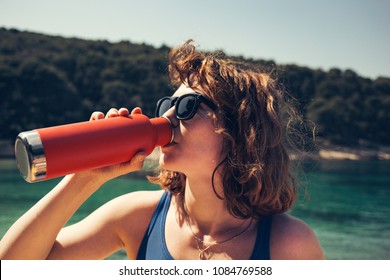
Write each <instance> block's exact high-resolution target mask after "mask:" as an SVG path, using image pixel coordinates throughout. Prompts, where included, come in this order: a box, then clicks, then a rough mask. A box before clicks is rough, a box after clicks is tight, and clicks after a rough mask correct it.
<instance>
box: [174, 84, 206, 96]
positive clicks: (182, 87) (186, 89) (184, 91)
mask: <svg viewBox="0 0 390 280" xmlns="http://www.w3.org/2000/svg"><path fill="white" fill-rule="evenodd" d="M194 92H197V93H202V92H200V91H199V90H195V89H193V88H190V87H188V86H187V85H185V84H181V85H180V87H179V88H178V89H177V90H176V91H175V92H174V94H173V95H172V96H173V97H179V96H181V95H183V94H187V93H194Z"/></svg>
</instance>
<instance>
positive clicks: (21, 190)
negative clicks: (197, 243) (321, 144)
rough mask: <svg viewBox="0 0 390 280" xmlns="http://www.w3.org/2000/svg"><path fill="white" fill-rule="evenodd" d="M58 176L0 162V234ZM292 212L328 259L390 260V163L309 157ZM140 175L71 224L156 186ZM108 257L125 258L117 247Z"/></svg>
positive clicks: (114, 185)
mask: <svg viewBox="0 0 390 280" xmlns="http://www.w3.org/2000/svg"><path fill="white" fill-rule="evenodd" d="M59 180H60V179H52V180H48V181H44V182H38V183H27V182H25V181H24V180H23V179H22V178H21V176H20V174H19V172H18V170H17V168H16V163H15V161H14V160H11V159H4V160H0V237H3V236H4V234H5V233H6V231H7V230H8V229H9V227H10V226H11V225H12V224H13V223H14V222H15V221H16V220H17V219H18V218H19V217H20V216H21V215H22V214H23V213H25V212H26V211H27V210H28V209H29V208H31V207H32V206H33V205H34V204H35V203H36V202H37V201H38V200H39V199H41V198H42V197H43V196H44V195H45V194H46V193H48V192H49V191H50V190H51V189H52V188H53V187H54V186H55V185H56V184H57V183H58V182H59ZM299 184H300V189H301V191H300V198H299V201H298V203H297V204H296V205H295V207H294V208H293V209H292V210H291V214H292V215H294V216H296V217H298V218H300V219H302V220H303V221H305V222H306V223H307V224H308V225H310V227H311V228H312V229H313V230H314V232H315V234H316V235H317V237H318V239H319V241H320V243H321V245H322V247H323V250H324V252H325V256H326V258H327V259H331V260H390V161H309V162H303V163H302V164H301V168H300V171H299ZM156 189H158V186H155V185H152V184H150V183H149V182H148V181H147V180H146V179H144V178H143V177H142V176H141V177H140V178H134V177H126V176H123V177H120V178H117V179H114V180H112V181H110V182H108V183H106V184H105V185H104V186H103V187H102V188H101V189H100V190H99V191H97V192H96V193H95V194H94V195H93V196H91V197H90V198H89V199H88V200H87V201H86V202H85V203H84V204H83V205H82V206H81V208H80V209H79V210H78V211H77V212H76V213H75V215H74V216H73V217H72V218H71V219H70V221H69V222H68V224H72V223H75V222H77V221H79V220H81V219H83V218H84V217H86V216H87V215H88V214H89V213H91V212H92V211H94V210H95V209H97V208H98V207H99V206H101V205H102V204H104V203H105V202H107V201H109V200H110V199H112V198H114V197H117V196H119V195H122V194H125V193H127V192H132V191H137V190H156ZM109 259H126V254H125V252H124V250H121V251H119V252H117V253H115V254H114V255H112V256H111V257H109Z"/></svg>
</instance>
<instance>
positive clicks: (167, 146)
mask: <svg viewBox="0 0 390 280" xmlns="http://www.w3.org/2000/svg"><path fill="white" fill-rule="evenodd" d="M175 145H177V143H176V142H175V141H172V142H171V143H169V144H168V145H165V146H163V148H169V147H172V146H175Z"/></svg>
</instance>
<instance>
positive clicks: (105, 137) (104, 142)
mask: <svg viewBox="0 0 390 280" xmlns="http://www.w3.org/2000/svg"><path fill="white" fill-rule="evenodd" d="M172 139H173V130H172V126H171V123H170V121H169V119H168V118H165V117H161V118H152V119H149V118H148V117H146V116H145V115H143V114H132V115H130V116H129V117H123V116H119V117H114V118H107V119H100V120H95V121H86V122H80V123H73V124H67V125H60V126H53V127H47V128H40V129H35V130H31V131H25V132H21V133H20V134H19V135H18V137H17V138H16V141H15V156H16V162H17V166H18V169H19V171H20V173H21V175H22V177H23V178H24V179H25V180H26V181H27V182H30V183H32V182H38V181H43V180H47V179H52V178H56V177H60V176H64V175H67V174H72V173H75V172H78V171H82V170H88V169H94V168H98V167H103V166H109V165H113V164H116V163H121V162H126V161H129V160H130V159H131V158H132V157H133V156H134V154H135V153H136V152H138V151H140V150H142V151H144V152H145V153H146V154H150V153H151V152H152V151H153V150H154V148H155V147H157V146H165V145H167V144H169V143H170V142H171V141H172Z"/></svg>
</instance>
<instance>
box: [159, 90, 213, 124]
mask: <svg viewBox="0 0 390 280" xmlns="http://www.w3.org/2000/svg"><path fill="white" fill-rule="evenodd" d="M202 102H203V103H204V104H206V105H207V106H208V107H210V109H212V110H215V109H216V108H217V107H216V106H215V104H214V103H213V102H212V101H210V100H209V99H207V98H206V97H204V96H203V95H202V94H199V93H189V94H183V95H181V96H179V97H169V96H167V97H163V98H161V99H160V100H159V101H157V108H156V117H161V116H162V115H164V114H165V113H166V112H167V111H168V110H169V109H170V108H172V107H173V106H175V113H176V118H177V119H178V120H190V119H192V118H193V117H194V116H195V114H196V111H197V110H198V108H199V105H200V103H202Z"/></svg>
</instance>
